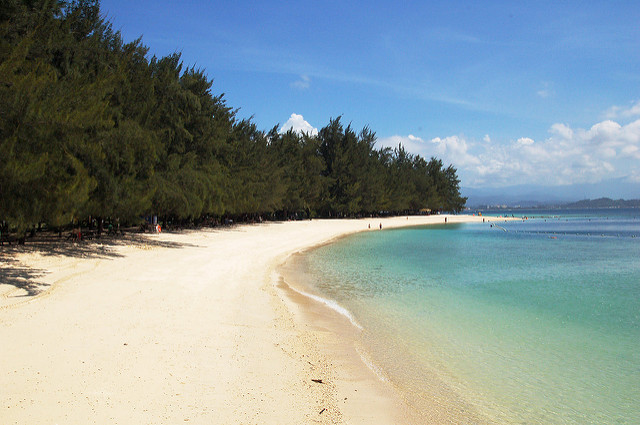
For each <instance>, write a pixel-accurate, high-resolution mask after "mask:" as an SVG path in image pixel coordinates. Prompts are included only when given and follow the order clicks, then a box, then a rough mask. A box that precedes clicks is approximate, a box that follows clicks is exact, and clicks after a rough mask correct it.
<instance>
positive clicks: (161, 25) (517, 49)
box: [101, 0, 640, 195]
mask: <svg viewBox="0 0 640 425" xmlns="http://www.w3.org/2000/svg"><path fill="white" fill-rule="evenodd" d="M101 5H102V6H101V7H102V11H103V13H104V14H105V15H106V17H107V18H108V19H109V20H110V21H111V22H112V23H113V26H114V28H115V29H117V30H120V31H121V32H122V35H123V37H124V39H125V40H126V41H130V40H133V39H135V38H137V37H139V36H142V37H143V42H144V44H146V45H147V46H149V47H150V48H151V53H152V54H156V55H158V56H163V55H167V54H170V53H173V52H176V51H178V52H181V53H182V58H183V61H184V62H185V64H186V65H195V66H196V67H201V68H204V69H205V70H206V72H207V74H208V75H209V77H210V78H212V79H213V80H214V86H213V92H214V93H215V94H219V93H225V98H226V99H227V102H228V103H229V105H230V106H233V107H239V108H241V109H240V112H239V115H240V117H243V118H245V117H251V116H253V120H254V122H255V123H256V124H257V125H258V127H259V128H261V129H264V130H268V129H270V128H272V127H273V126H275V125H276V124H279V125H280V126H283V125H285V124H286V125H287V126H291V125H293V126H294V128H296V129H307V130H312V129H314V128H315V129H319V128H321V127H323V126H324V125H326V124H327V123H328V122H329V119H330V118H332V117H337V116H343V121H344V122H345V123H352V125H353V127H354V128H356V129H357V130H359V129H361V128H362V127H364V126H369V127H370V128H371V129H372V130H374V131H375V132H376V133H377V135H378V143H379V145H380V146H397V144H398V143H403V144H404V145H405V147H406V148H407V149H408V150H410V151H411V152H414V153H418V154H420V155H422V156H425V157H427V158H428V157H430V156H437V157H439V158H442V159H443V160H444V161H445V162H446V163H447V164H449V163H451V164H453V165H454V166H456V167H457V168H458V174H459V176H460V177H461V179H462V185H463V186H469V187H480V186H497V187H499V186H506V185H514V184H525V183H527V184H539V185H558V184H562V185H567V184H574V183H597V182H599V181H602V180H607V179H611V178H623V179H625V180H626V181H630V182H638V183H640V25H639V24H638V22H640V3H638V2H636V1H606V2H604V1H603V2H598V1H588V2H587V1H579V2H578V1H576V2H573V1H550V2H545V1H530V2H520V1H504V2H502V1H493V2H491V1H483V2H469V1H461V2H457V1H427V2H425V1H416V2H412V1H406V2H401V3H396V2H381V1H368V2H349V1H321V2H319V1H297V2H269V1H263V2H254V1H233V2H210V1H188V0H187V1H180V2H179V1H164V0H161V1H153V2H146V1H144V2H132V1H127V2H125V1H121V0H104V1H102V2H101ZM292 114H295V115H292ZM639 195H640V194H639Z"/></svg>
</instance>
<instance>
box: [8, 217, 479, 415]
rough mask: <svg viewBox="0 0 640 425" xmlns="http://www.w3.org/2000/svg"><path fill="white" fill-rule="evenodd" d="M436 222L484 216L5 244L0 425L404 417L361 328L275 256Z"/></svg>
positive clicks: (331, 222) (284, 225)
mask: <svg viewBox="0 0 640 425" xmlns="http://www.w3.org/2000/svg"><path fill="white" fill-rule="evenodd" d="M445 217H447V220H448V222H449V223H453V222H457V221H474V220H475V221H478V220H479V221H482V219H483V218H482V217H473V216H464V215H461V216H424V217H422V216H421V217H397V218H387V219H360V220H313V221H299V222H286V223H267V224H259V225H242V226H237V227H234V228H227V229H221V230H201V231H185V232H182V233H162V234H156V235H147V236H140V237H138V238H137V239H136V240H135V241H133V240H131V241H130V242H127V240H128V239H126V238H125V239H123V240H121V241H120V242H119V243H111V244H107V243H105V242H101V241H100V240H97V241H93V242H82V243H80V244H73V243H70V242H66V243H65V244H61V245H60V246H54V247H50V248H39V249H37V248H29V247H28V246H27V247H24V248H16V247H12V248H8V247H4V248H1V249H0V254H1V255H0V261H1V262H2V264H0V346H1V347H2V349H1V351H2V362H0V388H1V390H0V422H1V423H2V424H91V423H95V424H107V423H108V424H177V423H191V424H308V423H325V424H335V423H338V424H340V423H349V424H371V423H375V424H391V423H412V422H414V421H415V418H414V417H413V414H412V412H411V409H410V408H408V407H407V406H406V405H405V403H404V401H403V399H402V396H401V394H399V393H398V392H397V391H396V390H395V389H394V388H393V386H392V385H391V384H389V383H388V382H383V381H382V380H380V379H379V378H378V377H377V375H376V374H375V373H374V372H373V371H372V370H371V369H370V368H369V367H367V365H366V364H365V363H363V362H362V360H361V358H360V354H359V353H358V352H357V351H356V348H355V347H354V345H353V344H352V339H353V338H352V336H353V335H354V332H358V330H357V329H356V328H354V327H353V326H351V325H350V323H349V322H348V320H347V319H346V318H345V317H343V316H340V315H339V314H337V313H336V312H335V311H333V310H331V309H329V308H327V307H326V306H324V305H322V304H319V303H317V302H315V301H313V300H310V299H308V298H306V297H303V296H301V295H299V294H296V293H295V292H293V291H291V290H290V289H288V287H287V286H286V285H283V283H282V280H281V277H280V275H279V274H278V271H277V267H278V266H279V265H280V264H282V263H283V262H284V261H285V260H286V258H287V257H288V256H290V255H291V254H293V253H296V252H299V251H301V250H304V249H307V248H310V247H312V246H315V245H318V244H322V243H326V242H328V241H330V240H332V239H334V238H337V237H340V236H343V235H346V234H350V233H353V232H358V231H378V228H379V225H380V224H382V227H383V228H385V229H386V228H391V227H399V226H409V225H421V224H430V223H442V222H444V219H445ZM487 219H490V218H487ZM369 225H370V226H371V229H369ZM25 288H26V289H25ZM34 293H37V294H36V295H32V294H34ZM329 323H332V325H331V326H329V325H328V324H329ZM340 323H343V325H342V326H340V325H339V324H340ZM336 324H338V325H339V326H336ZM350 335H351V336H350ZM314 380H315V381H314ZM320 381H321V382H320ZM440 419H442V418H440ZM437 422H438V417H437V415H436V416H434V423H437Z"/></svg>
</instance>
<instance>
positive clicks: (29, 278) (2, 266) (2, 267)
mask: <svg viewBox="0 0 640 425" xmlns="http://www.w3.org/2000/svg"><path fill="white" fill-rule="evenodd" d="M45 274H46V270H43V269H36V268H32V267H24V266H22V265H20V264H19V263H18V261H16V260H15V259H13V258H7V256H6V255H2V256H0V284H6V285H11V286H14V287H16V288H17V289H22V290H24V291H25V292H26V293H25V294H23V295H15V297H32V296H35V295H38V294H39V293H41V292H43V291H45V290H46V289H47V288H49V287H50V286H51V285H50V284H48V283H44V282H40V281H38V279H39V278H40V277H42V276H44V275H45Z"/></svg>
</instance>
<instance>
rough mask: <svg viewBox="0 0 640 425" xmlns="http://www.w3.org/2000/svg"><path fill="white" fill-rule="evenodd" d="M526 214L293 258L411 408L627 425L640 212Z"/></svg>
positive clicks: (355, 241) (370, 238)
mask: <svg viewBox="0 0 640 425" xmlns="http://www.w3.org/2000/svg"><path fill="white" fill-rule="evenodd" d="M531 215H537V216H538V217H536V218H530V219H528V220H526V221H515V222H500V223H497V224H498V225H497V226H495V225H494V226H491V225H490V224H488V223H484V224H483V223H478V224H463V225H447V226H444V225H441V226H430V227H419V228H408V229H398V230H388V231H373V232H366V233H361V234H358V235H354V236H352V237H348V238H345V239H343V240H340V241H338V242H337V243H335V244H331V245H328V246H323V247H320V248H318V249H316V250H313V251H311V252H310V253H309V254H308V255H306V256H305V257H304V259H303V260H301V261H302V262H303V264H304V268H305V269H306V270H307V271H308V273H309V276H311V277H310V279H311V281H312V285H313V287H314V290H315V291H316V292H318V293H319V294H320V295H322V296H324V297H326V298H329V299H332V300H335V301H336V302H337V303H339V304H340V305H341V306H342V307H344V308H346V309H347V310H349V311H350V312H351V314H352V315H353V316H354V318H355V320H356V321H357V322H358V323H359V324H360V325H361V326H362V327H363V328H364V332H363V342H364V344H365V346H366V347H367V350H368V351H369V354H370V357H371V359H372V361H373V362H374V363H375V364H376V365H377V366H378V367H380V368H381V369H382V370H383V371H384V373H385V374H386V376H387V377H388V379H389V380H391V381H392V382H394V383H395V384H396V385H398V386H399V387H400V388H402V389H404V391H405V392H406V393H407V394H408V395H409V401H410V402H411V403H412V404H413V405H414V406H415V407H416V408H417V409H421V408H423V407H424V408H426V407H425V406H428V405H433V404H434V403H435V405H442V406H448V407H447V409H450V410H451V411H452V414H454V415H462V416H463V417H464V416H465V415H472V413H470V412H473V415H477V416H479V417H482V418H484V419H486V420H487V421H489V422H497V423H566V424H588V423H593V424H602V423H608V424H613V423H621V424H622V423H625V424H626V423H629V424H632V423H633V424H637V423H640V407H639V406H640V210H604V211H574V212H558V211H555V212H554V211H550V212H548V213H546V214H544V215H543V216H541V213H540V212H534V213H532V214H530V216H531ZM461 412H466V413H461ZM473 415H472V416H473Z"/></svg>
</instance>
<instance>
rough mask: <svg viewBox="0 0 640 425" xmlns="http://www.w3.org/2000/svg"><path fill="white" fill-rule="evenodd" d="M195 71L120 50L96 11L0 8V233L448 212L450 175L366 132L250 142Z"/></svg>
mask: <svg viewBox="0 0 640 425" xmlns="http://www.w3.org/2000/svg"><path fill="white" fill-rule="evenodd" d="M212 87H213V80H212V79H210V78H209V77H208V76H207V74H206V73H205V70H203V69H198V68H195V67H193V66H188V65H185V64H184V63H183V62H182V60H181V56H180V54H178V53H174V54H171V55H168V56H165V57H160V58H158V57H155V56H150V55H149V48H148V47H146V46H145V45H144V44H143V42H142V39H137V40H133V41H129V42H125V41H123V40H122V36H121V34H120V33H119V32H118V31H114V30H113V28H112V24H111V23H110V22H109V21H108V20H106V19H105V18H104V17H103V15H102V14H101V11H100V4H99V1H97V0H76V1H71V2H66V1H59V0H3V1H2V3H1V5H0V225H2V232H3V233H4V234H5V235H6V234H7V232H11V233H13V234H18V235H19V234H24V233H25V232H27V231H32V232H33V229H35V228H36V227H37V228H38V229H39V228H41V227H42V226H43V225H44V226H46V227H48V228H52V229H67V228H71V227H72V226H75V225H77V224H79V223H82V222H86V221H87V220H89V217H94V218H95V217H99V218H100V221H101V222H103V221H109V222H111V221H113V220H116V219H117V220H118V222H119V223H123V224H127V225H132V226H133V225H139V224H140V223H142V222H144V220H145V217H149V216H157V217H159V218H160V220H161V221H162V222H163V223H167V224H169V223H183V224H184V223H192V224H193V223H202V222H219V221H221V220H224V219H229V218H231V219H234V220H251V219H255V218H256V217H260V218H264V219H286V218H291V217H299V218H302V217H304V218H311V217H359V216H368V215H392V214H407V213H411V212H414V213H415V212H421V211H422V212H423V213H424V212H425V211H432V212H436V211H438V212H439V211H451V212H459V211H461V210H462V209H463V208H464V205H465V201H466V198H464V197H462V196H461V195H460V190H459V184H460V181H459V179H458V177H457V175H456V169H455V168H454V167H453V166H445V165H444V164H443V163H442V161H441V160H439V159H436V158H431V159H429V160H426V159H424V158H422V157H420V156H417V155H413V154H411V153H408V152H407V151H406V150H405V149H404V148H403V147H402V146H398V147H397V148H395V149H389V148H376V135H375V133H374V132H373V131H372V130H371V129H370V128H368V127H365V128H364V129H362V130H361V131H356V130H354V129H353V128H352V127H351V125H349V124H345V122H343V117H336V118H333V119H330V121H329V123H328V124H327V125H326V126H325V127H324V128H322V129H321V130H320V131H319V133H318V134H317V136H313V135H310V134H298V133H296V132H293V131H288V132H286V133H281V132H279V131H278V127H279V126H278V125H275V126H274V127H273V128H272V129H270V130H261V129H258V128H257V127H256V124H255V123H253V122H252V120H251V119H240V118H239V117H238V109H237V108H234V107H232V106H229V105H228V104H227V101H226V100H225V98H224V95H223V94H214V93H213V90H212Z"/></svg>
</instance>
